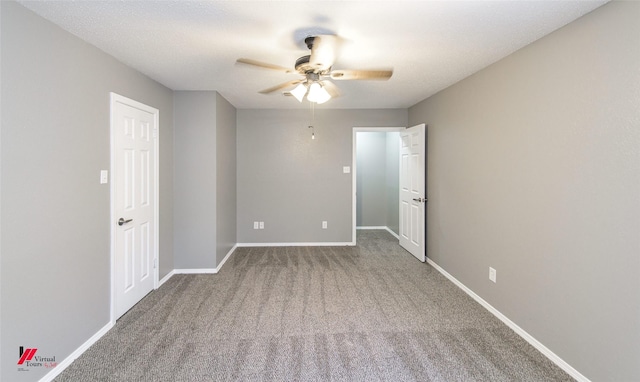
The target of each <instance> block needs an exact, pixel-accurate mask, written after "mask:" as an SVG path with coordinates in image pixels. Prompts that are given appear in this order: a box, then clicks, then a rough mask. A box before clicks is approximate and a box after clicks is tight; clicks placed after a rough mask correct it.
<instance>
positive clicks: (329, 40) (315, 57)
mask: <svg viewBox="0 0 640 382" xmlns="http://www.w3.org/2000/svg"><path fill="white" fill-rule="evenodd" d="M304 42H305V44H306V45H307V48H309V49H310V50H311V54H310V55H306V56H302V57H300V58H298V59H297V60H296V63H295V72H297V73H298V74H300V75H302V76H304V78H302V79H298V80H293V81H287V82H285V83H283V84H279V85H276V86H273V87H270V88H268V89H264V90H262V91H260V93H261V94H271V93H273V92H276V91H278V90H282V89H286V88H290V87H292V86H295V88H293V89H292V90H290V91H285V92H284V93H283V94H285V95H292V96H294V97H295V98H296V99H297V100H298V101H299V102H302V101H303V100H304V99H305V98H306V99H307V101H309V102H311V103H317V104H322V103H325V102H327V101H328V100H330V99H331V98H335V97H339V96H340V91H339V90H338V87H337V86H335V85H334V84H333V82H331V81H329V79H332V80H341V81H342V80H388V79H389V78H391V76H392V75H393V70H390V69H377V70H337V71H332V69H333V64H334V62H335V60H336V58H337V56H338V46H339V43H340V38H339V37H338V36H334V35H319V36H309V37H307V38H305V40H304ZM236 62H237V63H240V64H246V65H252V66H258V67H260V68H264V69H271V70H277V71H280V72H285V73H293V72H294V71H293V70H291V69H287V68H284V67H282V66H278V65H273V64H269V63H264V62H260V61H256V60H253V59H249V58H239V59H238V60H236Z"/></svg>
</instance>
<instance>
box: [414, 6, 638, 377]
mask: <svg viewBox="0 0 640 382" xmlns="http://www.w3.org/2000/svg"><path fill="white" fill-rule="evenodd" d="M638 20H640V3H638V2H612V3H609V4H607V5H604V6H603V7H601V8H599V9H596V10H595V11H593V12H592V13H591V14H588V15H586V16H584V17H583V18H581V19H578V20H577V21H576V22H573V23H571V24H569V25H568V26H566V27H564V28H562V29H560V30H558V31H556V32H555V33H552V34H551V35H549V36H547V37H544V38H542V39H541V40H539V41H536V42H534V43H532V44H531V45H529V46H527V47H526V48H524V49H522V50H520V51H518V52H516V53H514V54H512V55H511V56H509V57H507V58H505V59H503V60H501V61H499V62H498V63H496V64H494V65H492V66H490V67H488V68H486V69H485V70H483V71H481V72H479V73H477V74H475V75H473V76H471V77H469V78H467V79H465V80H463V81H461V82H459V83H458V84H456V85H454V86H452V87H450V88H448V89H446V90H444V91H442V92H441V93H439V94H437V95H435V96H433V97H431V98H429V99H427V100H425V101H423V102H421V103H419V104H417V105H415V106H413V107H411V108H410V109H409V121H410V124H412V125H413V124H417V123H421V122H425V123H427V124H428V125H429V130H428V138H429V152H428V171H427V176H428V190H427V194H428V197H429V203H428V204H427V210H428V223H429V224H428V235H427V248H428V253H429V257H430V258H431V259H432V260H433V261H435V262H436V263H437V264H439V265H440V266H441V267H443V268H444V269H445V270H446V271H447V272H449V273H450V274H452V275H453V276H454V277H456V278H457V279H458V280H460V281H461V282H462V283H464V284H465V285H467V286H468V287H469V288H471V289H472V290H473V291H474V292H475V293H477V294H478V295H479V296H481V297H482V298H483V299H485V300H486V301H488V302H489V303H490V304H491V305H493V306H494V307H496V308H497V309H498V310H499V311H501V312H502V313H503V314H505V315H506V316H507V317H509V318H510V319H511V320H513V321H514V322H515V323H516V324H517V325H519V326H520V327H521V328H523V329H524V330H526V331H527V332H528V333H530V334H531V335H533V336H534V337H535V338H536V339H538V340H539V341H540V342H542V343H543V344H544V345H546V346H547V347H548V348H549V349H551V350H552V351H553V352H555V353H556V354H557V355H558V356H560V357H561V358H562V359H564V360H565V361H566V362H568V363H569V364H570V365H572V366H573V367H574V368H576V369H577V370H578V371H579V372H581V373H582V374H583V375H585V376H586V377H587V378H589V379H591V380H593V381H638V380H640V363H639V362H638V360H639V359H640V277H638V270H640V235H639V232H640V127H639V125H638V124H639V123H640V72H638V68H640V23H638ZM490 266H491V267H494V268H495V269H496V270H497V283H496V284H493V283H492V282H490V281H489V280H488V268H489V267H490Z"/></svg>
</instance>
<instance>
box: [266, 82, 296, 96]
mask: <svg viewBox="0 0 640 382" xmlns="http://www.w3.org/2000/svg"><path fill="white" fill-rule="evenodd" d="M302 81H304V80H293V81H288V82H285V83H283V84H280V85H276V86H272V87H270V88H268V89H264V90H261V91H260V92H259V93H260V94H269V93H273V92H275V91H278V90H280V89H284V88H288V87H290V86H293V85H297V84H299V83H300V82H302Z"/></svg>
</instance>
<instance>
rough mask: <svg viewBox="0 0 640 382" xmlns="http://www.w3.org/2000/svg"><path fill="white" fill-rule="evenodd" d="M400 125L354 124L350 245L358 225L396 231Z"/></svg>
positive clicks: (394, 233)
mask: <svg viewBox="0 0 640 382" xmlns="http://www.w3.org/2000/svg"><path fill="white" fill-rule="evenodd" d="M404 129H405V128H404V127H354V128H353V149H352V153H353V162H352V167H353V171H352V181H353V185H352V190H353V201H352V206H353V217H352V226H353V231H352V245H356V233H357V230H358V229H384V230H387V231H388V232H389V233H391V234H392V235H394V236H395V237H398V232H399V228H398V227H399V216H398V214H399V198H398V197H399V168H400V166H399V148H400V135H399V134H400V131H403V130H404Z"/></svg>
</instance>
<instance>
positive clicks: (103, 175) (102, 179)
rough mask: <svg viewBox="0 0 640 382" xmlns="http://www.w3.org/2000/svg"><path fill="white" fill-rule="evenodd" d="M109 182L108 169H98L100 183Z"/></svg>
mask: <svg viewBox="0 0 640 382" xmlns="http://www.w3.org/2000/svg"><path fill="white" fill-rule="evenodd" d="M106 183H109V171H107V170H100V184H106Z"/></svg>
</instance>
